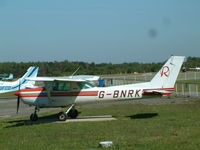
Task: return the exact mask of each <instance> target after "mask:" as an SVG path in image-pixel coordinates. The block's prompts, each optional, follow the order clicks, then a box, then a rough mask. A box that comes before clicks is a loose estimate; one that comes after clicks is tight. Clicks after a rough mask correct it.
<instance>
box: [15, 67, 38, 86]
mask: <svg viewBox="0 0 200 150" xmlns="http://www.w3.org/2000/svg"><path fill="white" fill-rule="evenodd" d="M38 70H39V67H36V66H31V67H29V68H28V70H27V72H26V73H25V74H24V75H23V76H22V77H21V78H20V79H18V81H17V82H18V83H20V86H21V89H23V88H25V87H26V86H33V85H34V84H35V82H34V81H28V80H26V78H28V77H36V76H37V74H38Z"/></svg>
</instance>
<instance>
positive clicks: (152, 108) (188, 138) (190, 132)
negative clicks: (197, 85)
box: [0, 100, 200, 150]
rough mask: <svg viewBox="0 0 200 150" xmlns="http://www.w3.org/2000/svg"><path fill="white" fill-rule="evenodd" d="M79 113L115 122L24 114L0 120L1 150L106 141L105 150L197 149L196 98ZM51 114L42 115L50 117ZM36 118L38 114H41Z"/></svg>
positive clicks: (199, 111) (74, 147)
mask: <svg viewBox="0 0 200 150" xmlns="http://www.w3.org/2000/svg"><path fill="white" fill-rule="evenodd" d="M79 110H80V111H81V112H82V113H81V114H80V115H82V116H86V115H92V116H93V115H113V116H114V117H116V118H117V120H115V121H105V122H74V123H55V122H51V123H40V124H27V123H26V121H25V120H26V119H28V117H25V118H19V119H11V120H3V121H0V136H1V138H0V149H2V150H18V149H20V150H27V149H28V150H35V149H42V150H49V149H53V150H60V149H65V150H68V149H69V150H79V149H80V150H84V149H89V148H96V149H103V148H99V147H98V143H99V142H100V141H105V140H111V141H113V144H114V146H113V147H112V148H109V150H110V149H111V150H133V149H134V150H169V149H170V150H176V149H177V150H180V149H181V150H188V149H189V150H198V149H199V147H200V102H199V101H198V100H196V101H190V102H187V103H184V104H162V105H142V104H128V105H127V104H124V105H112V106H104V107H95V108H87V109H86V108H80V109H79ZM52 114H53V113H50V114H43V115H42V116H43V117H44V116H46V117H51V115H52ZM40 116H41V115H40Z"/></svg>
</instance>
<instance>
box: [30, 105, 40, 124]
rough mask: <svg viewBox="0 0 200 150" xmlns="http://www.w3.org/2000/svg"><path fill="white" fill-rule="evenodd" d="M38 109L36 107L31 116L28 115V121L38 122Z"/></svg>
mask: <svg viewBox="0 0 200 150" xmlns="http://www.w3.org/2000/svg"><path fill="white" fill-rule="evenodd" d="M39 110H40V109H39V108H38V107H35V111H34V113H32V114H31V115H30V120H31V121H37V120H38V115H37V112H39Z"/></svg>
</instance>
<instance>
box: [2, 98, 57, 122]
mask: <svg viewBox="0 0 200 150" xmlns="http://www.w3.org/2000/svg"><path fill="white" fill-rule="evenodd" d="M54 109H56V108H50V109H48V108H44V109H41V110H40V112H46V111H51V110H54ZM16 112H17V97H16V98H14V97H13V98H0V120H2V119H6V118H14V117H22V116H28V115H30V114H31V113H33V112H34V107H30V106H28V105H25V104H23V102H20V106H19V112H18V114H17V113H16Z"/></svg>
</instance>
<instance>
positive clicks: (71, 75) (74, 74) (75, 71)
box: [71, 67, 80, 77]
mask: <svg viewBox="0 0 200 150" xmlns="http://www.w3.org/2000/svg"><path fill="white" fill-rule="evenodd" d="M79 69H80V67H78V68H77V69H76V71H74V73H72V75H71V77H72V76H74V75H75V74H76V73H77V72H78V70H79Z"/></svg>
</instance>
